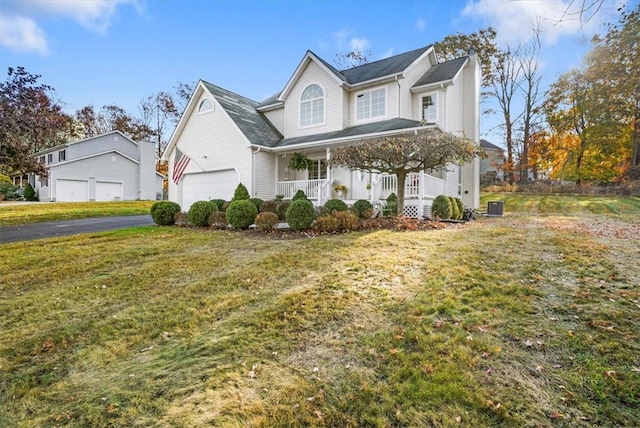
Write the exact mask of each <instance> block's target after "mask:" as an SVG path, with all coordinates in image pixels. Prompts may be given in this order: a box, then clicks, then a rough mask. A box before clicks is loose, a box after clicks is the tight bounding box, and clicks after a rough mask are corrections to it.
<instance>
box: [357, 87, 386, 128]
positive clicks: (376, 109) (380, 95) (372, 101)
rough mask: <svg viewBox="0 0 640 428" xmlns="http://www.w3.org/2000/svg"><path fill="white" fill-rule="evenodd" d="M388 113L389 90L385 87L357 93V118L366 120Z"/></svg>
mask: <svg viewBox="0 0 640 428" xmlns="http://www.w3.org/2000/svg"><path fill="white" fill-rule="evenodd" d="M386 114H387V91H386V89H385V88H382V89H376V90H375V91H369V92H364V93H361V94H358V95H356V118H357V120H366V119H371V118H374V117H382V116H386Z"/></svg>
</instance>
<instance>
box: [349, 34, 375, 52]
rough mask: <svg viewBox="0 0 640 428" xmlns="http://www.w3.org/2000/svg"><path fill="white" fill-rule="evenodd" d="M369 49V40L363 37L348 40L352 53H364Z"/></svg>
mask: <svg viewBox="0 0 640 428" xmlns="http://www.w3.org/2000/svg"><path fill="white" fill-rule="evenodd" d="M370 47H371V44H370V43H369V40H367V39H365V38H364V37H352V38H351V40H349V48H350V49H351V50H352V51H354V52H364V51H366V50H367V49H369V48H370Z"/></svg>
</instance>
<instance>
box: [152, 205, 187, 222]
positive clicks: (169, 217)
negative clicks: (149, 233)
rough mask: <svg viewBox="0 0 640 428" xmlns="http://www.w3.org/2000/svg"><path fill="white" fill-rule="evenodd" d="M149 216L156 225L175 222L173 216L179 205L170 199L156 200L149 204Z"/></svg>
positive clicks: (177, 211)
mask: <svg viewBox="0 0 640 428" xmlns="http://www.w3.org/2000/svg"><path fill="white" fill-rule="evenodd" d="M150 211H151V218H152V219H153V221H154V222H155V223H156V224H157V225H158V226H171V225H172V224H175V222H176V220H175V216H176V214H178V213H179V212H180V205H178V204H176V203H175V202H171V201H158V202H156V203H154V204H153V205H151V210H150Z"/></svg>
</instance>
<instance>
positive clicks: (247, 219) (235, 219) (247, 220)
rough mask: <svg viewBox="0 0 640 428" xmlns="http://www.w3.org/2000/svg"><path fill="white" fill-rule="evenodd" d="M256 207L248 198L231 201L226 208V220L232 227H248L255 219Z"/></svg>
mask: <svg viewBox="0 0 640 428" xmlns="http://www.w3.org/2000/svg"><path fill="white" fill-rule="evenodd" d="M257 215H258V209H257V208H256V206H255V205H253V204H252V203H251V202H249V200H248V199H241V200H239V201H233V202H231V205H229V208H227V212H226V216H227V221H228V222H229V224H230V225H231V227H233V228H234V229H248V228H249V226H251V225H252V224H253V223H254V222H255V221H256V216H257Z"/></svg>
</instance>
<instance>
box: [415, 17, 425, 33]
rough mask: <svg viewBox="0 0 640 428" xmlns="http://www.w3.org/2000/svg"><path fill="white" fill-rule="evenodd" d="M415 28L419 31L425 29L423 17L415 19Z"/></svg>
mask: <svg viewBox="0 0 640 428" xmlns="http://www.w3.org/2000/svg"><path fill="white" fill-rule="evenodd" d="M416 28H417V29H418V30H419V31H424V29H425V28H427V21H425V20H424V19H422V18H419V19H418V20H417V21H416Z"/></svg>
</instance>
